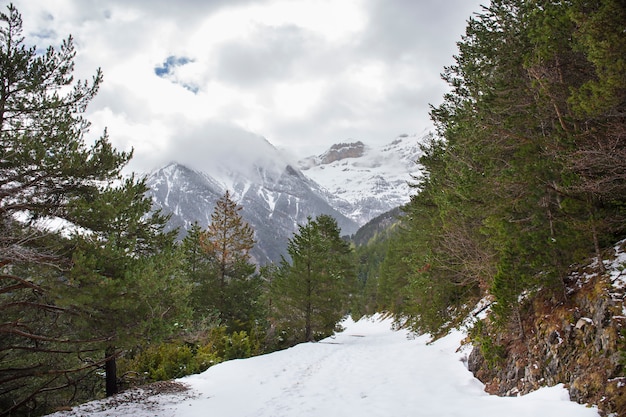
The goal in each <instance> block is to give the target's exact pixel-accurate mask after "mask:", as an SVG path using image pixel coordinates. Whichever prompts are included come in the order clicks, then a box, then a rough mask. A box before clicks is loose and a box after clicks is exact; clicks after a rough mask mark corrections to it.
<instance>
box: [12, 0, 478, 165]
mask: <svg viewBox="0 0 626 417" xmlns="http://www.w3.org/2000/svg"><path fill="white" fill-rule="evenodd" d="M479 4H480V1H479V0H447V1H445V2H441V1H437V0H342V1H336V0H298V1H294V0H266V1H263V0H212V1H206V0H182V1H178V2H173V1H171V0H111V1H108V2H101V1H98V0H15V5H16V6H17V8H18V9H19V10H20V12H21V13H22V15H23V18H24V25H25V29H26V30H25V35H26V36H27V38H28V40H29V41H30V42H31V43H37V44H38V45H39V46H40V47H45V46H47V45H48V44H53V45H58V44H59V43H60V42H61V40H62V39H64V38H66V37H67V35H69V34H72V35H73V37H74V39H75V43H76V46H77V50H78V55H77V59H76V63H77V66H76V75H77V77H78V78H81V79H84V78H89V77H91V76H92V75H93V74H94V73H95V70H96V69H97V68H98V67H102V70H103V72H104V79H105V81H104V84H103V85H102V87H101V90H100V93H99V95H98V96H97V97H96V99H95V100H94V101H93V103H92V105H91V106H90V107H89V110H88V114H87V117H88V118H89V119H90V120H92V121H93V129H92V133H94V134H97V133H98V130H97V129H102V128H103V127H104V126H108V128H109V133H110V136H111V140H112V141H113V143H114V145H116V146H118V147H120V148H123V149H128V148H130V147H131V146H132V147H134V149H135V161H133V167H134V168H135V169H139V170H150V169H154V168H156V167H157V166H158V164H160V163H162V162H163V159H164V158H163V153H174V154H175V155H176V157H177V160H178V161H179V162H182V163H189V164H196V159H197V155H198V154H199V153H200V152H198V150H200V149H204V150H206V148H207V146H214V145H213V144H212V142H210V141H209V142H207V141H206V140H205V138H204V136H203V135H202V132H203V129H205V130H207V131H209V132H213V131H216V130H218V131H220V132H221V133H220V135H221V136H224V135H227V134H231V135H233V137H236V136H237V135H240V136H246V135H248V134H249V133H247V132H254V133H255V134H258V135H261V136H264V137H267V138H268V139H269V140H270V142H272V143H273V144H275V145H277V146H279V147H283V148H288V149H291V150H292V152H294V153H295V154H297V155H300V156H305V155H308V154H311V153H321V152H322V151H324V150H325V149H326V148H327V147H328V146H330V145H331V144H333V143H336V142H339V141H343V140H346V139H350V138H353V139H359V140H362V141H364V142H366V143H371V144H373V145H375V144H376V143H377V142H378V143H380V142H388V141H389V140H390V139H392V138H393V137H395V136H396V135H398V134H400V133H416V132H422V131H423V130H424V129H426V128H428V127H429V126H430V120H429V117H428V104H429V103H434V104H436V103H439V102H440V101H441V97H442V95H443V93H444V92H445V88H446V86H445V84H444V83H443V81H441V80H440V79H439V74H440V73H441V71H442V69H443V66H444V65H449V64H451V63H452V62H453V60H452V55H453V54H454V53H455V52H456V46H455V42H456V41H458V40H459V39H460V36H461V34H462V33H464V30H465V21H466V20H467V19H468V18H469V17H470V15H471V13H472V11H478V10H479ZM169 57H174V58H172V59H174V60H176V59H177V58H178V59H180V58H184V59H185V60H188V62H183V61H180V62H178V63H177V62H175V61H174V62H173V63H171V65H169V66H167V68H166V69H167V73H165V70H166V69H163V70H162V72H161V74H157V72H158V71H155V69H158V68H165V67H164V63H167V60H168V58H169ZM216 126H221V127H220V128H216ZM224 126H228V128H224ZM238 129H239V133H236V132H237V131H238ZM181 137H183V138H184V139H182V140H184V143H185V146H178V144H179V143H181V142H180V141H181ZM205 153H206V152H205Z"/></svg>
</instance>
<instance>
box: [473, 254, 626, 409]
mask: <svg viewBox="0 0 626 417" xmlns="http://www.w3.org/2000/svg"><path fill="white" fill-rule="evenodd" d="M624 246H625V242H621V244H620V245H618V246H617V247H616V248H615V255H614V256H612V259H611V260H609V261H605V262H604V268H599V267H598V266H597V265H596V266H595V267H594V266H589V267H587V268H584V269H583V270H581V271H579V272H577V273H575V274H572V275H571V277H570V282H568V294H567V296H566V297H565V298H566V301H561V302H556V301H549V300H548V299H546V297H541V294H539V296H538V297H534V298H533V302H532V303H529V304H528V305H527V306H526V307H525V309H524V311H523V313H522V314H523V316H522V321H521V324H522V325H523V332H517V331H515V332H510V333H507V334H499V335H498V336H496V338H495V340H494V342H495V346H498V347H500V348H502V349H501V350H499V351H498V353H499V356H500V357H499V358H498V360H497V361H495V362H494V361H493V360H492V361H488V360H486V359H485V357H486V356H487V355H484V354H483V352H481V349H480V347H478V346H477V347H475V348H474V349H473V351H472V353H471V355H470V357H469V359H468V366H469V369H470V370H471V371H472V372H473V373H474V375H475V376H476V377H477V378H479V379H480V380H481V381H483V382H484V383H485V385H486V388H485V389H486V391H488V392H489V393H492V394H497V395H501V396H511V395H518V394H526V393H528V392H531V391H534V390H536V389H537V388H540V387H541V386H552V385H555V384H558V383H564V384H565V385H566V387H567V388H568V389H569V392H570V397H571V399H572V400H573V401H577V402H579V403H583V404H585V403H586V404H595V405H597V406H598V408H599V409H600V411H601V412H602V413H603V414H605V415H615V416H626V369H625V368H626V366H625V364H626V353H625V352H626V342H625V338H626V308H625V307H624V298H625V293H626V256H625V255H626V254H625V253H624V251H623V250H624ZM487 326H488V325H487ZM490 333H491V332H490ZM520 334H522V335H523V337H520ZM490 354H491V355H493V352H491V353H490ZM494 363H495V365H494Z"/></svg>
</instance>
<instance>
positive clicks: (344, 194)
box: [299, 135, 423, 225]
mask: <svg viewBox="0 0 626 417" xmlns="http://www.w3.org/2000/svg"><path fill="white" fill-rule="evenodd" d="M422 140H423V138H422V137H418V136H416V135H414V136H408V135H401V136H399V137H397V138H396V139H395V140H393V141H392V142H390V143H389V144H387V145H385V146H382V147H378V148H372V147H369V146H367V145H365V144H363V143H362V142H360V141H358V142H352V143H340V144H336V145H333V146H332V147H331V148H330V149H328V150H327V151H326V152H324V153H323V154H321V155H319V156H312V157H309V158H305V159H303V160H301V161H300V162H299V166H300V169H301V170H302V171H303V173H304V174H305V175H306V176H307V177H309V178H311V179H313V180H314V181H315V182H317V183H318V184H320V185H321V186H322V187H324V188H325V189H326V190H328V192H329V194H331V195H332V196H333V197H332V199H331V204H333V205H334V206H335V207H337V209H338V210H339V211H341V212H342V213H343V214H345V215H346V216H348V217H350V218H352V219H353V220H355V221H356V222H357V223H359V224H360V225H363V224H365V223H367V222H368V221H369V220H371V219H372V218H374V217H376V216H378V215H379V214H382V213H385V212H387V211H389V210H391V209H393V208H396V207H398V206H401V205H403V204H405V203H407V202H408V201H409V198H410V195H411V193H412V191H411V190H410V187H409V185H408V183H409V182H410V181H412V178H411V175H415V176H420V175H421V172H420V168H419V166H418V165H417V160H418V159H419V157H420V155H421V150H420V148H419V144H420V142H421V141H422Z"/></svg>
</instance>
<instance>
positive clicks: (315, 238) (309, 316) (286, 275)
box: [271, 215, 356, 343]
mask: <svg viewBox="0 0 626 417" xmlns="http://www.w3.org/2000/svg"><path fill="white" fill-rule="evenodd" d="M287 252H288V254H289V256H290V258H291V263H290V262H289V261H287V260H286V259H284V258H283V260H282V261H281V264H280V267H279V270H278V271H277V274H276V277H275V278H274V280H273V282H272V290H271V291H272V300H273V304H274V306H275V308H274V313H275V314H276V317H275V321H276V322H278V323H279V324H278V326H279V328H280V329H281V330H282V331H283V332H285V333H287V334H288V335H289V336H288V338H289V339H290V340H289V342H291V343H297V342H301V341H313V340H316V339H318V338H320V337H323V336H327V335H329V334H331V333H332V331H333V330H334V329H335V326H336V325H337V323H338V322H339V320H340V319H341V318H342V317H343V316H344V315H345V314H346V313H347V309H348V302H349V298H350V296H351V294H352V293H353V291H354V290H355V288H356V287H355V283H356V269H355V259H354V257H353V252H352V250H351V248H350V246H349V245H348V244H347V242H345V241H343V240H342V239H341V237H340V230H339V227H338V226H337V222H336V221H335V220H334V219H333V218H332V217H330V216H328V215H320V216H318V217H317V218H316V219H315V220H313V219H311V218H309V219H308V222H307V223H306V224H305V225H302V226H299V229H298V233H297V234H296V235H294V237H293V238H292V239H290V240H289V243H288V246H287Z"/></svg>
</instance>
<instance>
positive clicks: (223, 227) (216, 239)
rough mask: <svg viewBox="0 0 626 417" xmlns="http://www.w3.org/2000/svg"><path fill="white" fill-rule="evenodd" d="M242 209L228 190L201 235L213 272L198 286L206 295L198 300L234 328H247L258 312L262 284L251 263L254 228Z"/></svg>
mask: <svg viewBox="0 0 626 417" xmlns="http://www.w3.org/2000/svg"><path fill="white" fill-rule="evenodd" d="M241 210H242V207H241V206H238V205H237V203H235V202H234V201H233V200H232V198H231V196H230V192H228V191H227V192H226V193H225V194H224V196H222V198H220V199H219V200H218V201H217V203H216V205H215V209H214V211H213V213H212V214H211V223H210V224H209V226H208V228H207V230H206V231H205V232H203V233H202V235H201V236H200V245H201V247H202V249H203V251H204V253H205V256H206V257H207V260H208V264H209V270H210V271H209V274H208V276H207V279H206V281H205V283H204V285H202V286H200V287H199V289H201V290H202V291H203V294H202V295H200V296H198V297H197V300H199V301H200V303H201V304H204V306H205V308H206V307H209V308H215V309H217V311H218V312H219V315H220V317H221V318H222V320H224V321H225V323H226V324H227V325H228V326H229V327H230V328H231V330H235V329H244V328H245V329H248V327H249V325H250V322H251V321H252V320H253V319H254V317H255V316H257V315H258V311H257V310H258V308H257V307H258V305H257V300H258V298H259V296H260V286H261V282H260V279H259V277H258V276H256V275H255V271H256V267H255V265H254V264H253V263H251V262H250V250H251V249H252V248H253V247H254V230H253V229H252V228H251V227H250V225H249V224H248V223H246V222H245V221H244V220H243V218H242V217H241V214H240V211H241ZM199 307H200V308H202V307H201V306H199Z"/></svg>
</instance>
